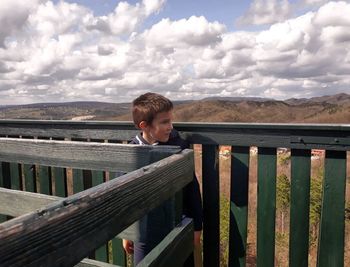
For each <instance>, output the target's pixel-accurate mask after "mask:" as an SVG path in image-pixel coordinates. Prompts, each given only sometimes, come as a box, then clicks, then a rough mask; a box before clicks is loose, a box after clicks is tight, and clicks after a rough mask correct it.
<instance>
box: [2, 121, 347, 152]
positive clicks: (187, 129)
mask: <svg viewBox="0 0 350 267" xmlns="http://www.w3.org/2000/svg"><path fill="white" fill-rule="evenodd" d="M174 127H175V128H176V129H177V130H178V131H179V132H181V133H182V134H183V136H184V137H185V138H186V139H188V140H189V141H191V142H193V143H196V144H207V145H232V146H259V147H290V148H298V149H313V148H315V149H328V150H343V151H344V150H349V149H350V124H289V123H193V122H191V123H174ZM137 132H138V131H137V130H136V129H135V127H134V125H133V123H131V122H112V121H107V122H101V121H100V122H99V121H79V122H78V121H41V120H0V135H14V136H42V137H55V138H64V137H68V138H93V139H108V140H130V139H131V138H133V137H134V136H135V135H136V134H137Z"/></svg>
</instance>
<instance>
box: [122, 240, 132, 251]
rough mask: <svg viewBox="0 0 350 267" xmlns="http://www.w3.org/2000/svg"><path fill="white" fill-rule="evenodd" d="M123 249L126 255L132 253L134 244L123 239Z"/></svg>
mask: <svg viewBox="0 0 350 267" xmlns="http://www.w3.org/2000/svg"><path fill="white" fill-rule="evenodd" d="M123 248H124V250H125V252H126V253H128V254H133V253H134V243H133V242H132V241H131V240H127V239H123Z"/></svg>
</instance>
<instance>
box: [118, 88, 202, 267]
mask: <svg viewBox="0 0 350 267" xmlns="http://www.w3.org/2000/svg"><path fill="white" fill-rule="evenodd" d="M132 104H133V105H132V116H133V120H134V123H135V126H136V127H137V128H138V129H140V130H141V133H140V134H138V135H137V136H136V137H135V138H134V139H133V140H132V141H131V144H140V145H175V146H180V147H181V149H185V148H188V143H187V142H186V141H185V140H183V139H181V137H180V136H179V134H178V132H177V131H176V130H174V129H173V125H172V120H173V113H172V112H173V104H172V102H171V101H170V100H169V99H167V98H166V97H164V96H162V95H159V94H155V93H146V94H144V95H141V96H139V97H138V98H136V99H135V100H134V101H133V103H132ZM168 204H169V203H168ZM168 204H167V203H165V204H164V205H163V206H161V207H159V208H157V209H155V210H154V211H152V212H151V213H150V214H149V215H147V217H151V219H150V218H149V219H148V220H152V217H154V218H155V221H156V222H157V218H156V217H157V216H158V218H159V214H161V213H162V212H163V214H164V213H166V212H167V211H166V209H169V205H168ZM164 209H165V210H164ZM183 212H184V215H186V216H187V217H190V218H193V222H194V230H195V233H194V246H195V247H198V245H199V244H200V237H201V231H202V201H201V195H200V191H199V184H198V181H197V178H196V177H195V176H193V181H192V182H191V183H190V184H188V185H187V186H186V187H185V188H184V190H183ZM152 213H153V214H152ZM162 216H163V217H162ZM160 218H165V219H161V220H166V216H164V215H160ZM158 221H159V220H158ZM140 225H143V227H142V226H141V231H144V232H145V231H146V232H149V231H151V232H152V231H153V232H156V231H160V228H161V227H160V228H155V226H153V228H154V229H153V230H152V229H151V230H150V228H152V225H153V223H150V222H147V219H145V218H143V219H141V220H140ZM145 225H146V226H145ZM166 231H169V229H166ZM165 234H166V233H161V234H160V235H159V234H158V236H157V237H155V235H154V233H153V234H148V236H149V237H148V238H147V237H145V238H143V240H141V242H135V244H133V242H132V241H129V240H123V247H124V249H125V251H126V252H127V253H134V262H135V265H136V264H138V263H139V262H140V261H141V260H142V258H143V257H145V256H146V255H147V254H148V252H150V251H151V250H152V249H153V248H154V246H155V245H156V244H157V243H159V241H160V240H162V239H163V238H164V235H165ZM141 235H142V234H141ZM145 236H147V234H145ZM154 239H158V240H154Z"/></svg>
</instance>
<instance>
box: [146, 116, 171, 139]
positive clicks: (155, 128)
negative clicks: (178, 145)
mask: <svg viewBox="0 0 350 267" xmlns="http://www.w3.org/2000/svg"><path fill="white" fill-rule="evenodd" d="M141 129H142V127H141ZM172 129H173V111H172V110H170V111H167V112H161V113H158V114H157V115H156V116H155V118H154V119H153V121H152V124H151V125H147V124H146V125H145V127H144V129H142V130H143V138H145V140H146V141H147V142H149V143H150V144H153V143H155V142H167V141H168V140H169V136H170V132H171V130H172Z"/></svg>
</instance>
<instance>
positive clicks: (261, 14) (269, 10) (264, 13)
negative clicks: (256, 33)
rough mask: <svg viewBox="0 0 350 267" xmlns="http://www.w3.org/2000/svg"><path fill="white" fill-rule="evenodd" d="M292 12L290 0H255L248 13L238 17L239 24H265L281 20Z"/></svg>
mask: <svg viewBox="0 0 350 267" xmlns="http://www.w3.org/2000/svg"><path fill="white" fill-rule="evenodd" d="M290 14H291V5H290V3H289V2H288V0H254V1H253V2H252V3H251V5H250V7H249V9H248V11H247V12H246V14H244V15H243V16H242V17H240V18H238V19H237V24H238V25H251V24H252V25H263V24H271V23H274V22H280V21H283V20H285V19H287V18H288V17H289V16H290Z"/></svg>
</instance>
